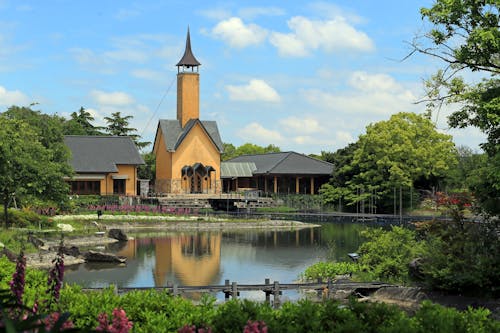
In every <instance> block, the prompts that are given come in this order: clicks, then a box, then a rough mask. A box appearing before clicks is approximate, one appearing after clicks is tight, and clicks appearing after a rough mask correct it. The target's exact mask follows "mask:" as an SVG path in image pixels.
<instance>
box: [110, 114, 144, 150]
mask: <svg viewBox="0 0 500 333" xmlns="http://www.w3.org/2000/svg"><path fill="white" fill-rule="evenodd" d="M132 118H134V117H133V116H123V117H122V115H121V112H119V111H117V112H114V113H112V114H111V117H104V120H106V122H107V123H108V126H107V127H106V128H105V130H106V132H107V133H108V134H110V135H116V136H130V137H131V138H132V140H134V142H135V144H136V146H137V147H139V148H140V149H142V148H144V147H146V146H148V145H149V144H151V142H140V141H139V139H140V136H139V135H138V134H135V133H136V132H137V130H136V129H135V128H132V127H128V126H129V120H130V119H132Z"/></svg>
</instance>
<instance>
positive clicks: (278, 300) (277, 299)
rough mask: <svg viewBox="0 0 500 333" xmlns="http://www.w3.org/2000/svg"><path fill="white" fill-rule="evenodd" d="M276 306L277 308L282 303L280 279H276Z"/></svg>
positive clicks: (274, 289) (274, 292) (274, 291)
mask: <svg viewBox="0 0 500 333" xmlns="http://www.w3.org/2000/svg"><path fill="white" fill-rule="evenodd" d="M273 294H274V307H275V308H277V307H278V306H279V305H280V283H279V281H274V288H273Z"/></svg>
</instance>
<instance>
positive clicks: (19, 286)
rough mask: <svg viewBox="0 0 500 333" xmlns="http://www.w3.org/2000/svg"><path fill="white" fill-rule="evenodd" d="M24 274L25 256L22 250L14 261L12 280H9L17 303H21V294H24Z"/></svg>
mask: <svg viewBox="0 0 500 333" xmlns="http://www.w3.org/2000/svg"><path fill="white" fill-rule="evenodd" d="M25 274H26V257H25V256H24V253H23V251H21V252H20V253H19V256H18V257H17V261H16V270H15V272H14V274H13V275H12V280H11V281H10V290H11V291H12V294H13V295H14V298H15V301H16V304H17V305H22V304H23V294H24V284H25V282H26V281H25Z"/></svg>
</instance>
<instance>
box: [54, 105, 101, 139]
mask: <svg viewBox="0 0 500 333" xmlns="http://www.w3.org/2000/svg"><path fill="white" fill-rule="evenodd" d="M94 120H95V119H94V117H93V116H92V114H91V113H90V112H88V111H87V110H85V108H84V107H83V106H82V107H80V109H79V110H78V113H77V112H72V113H71V115H70V119H69V120H68V121H66V123H65V125H64V134H65V135H103V133H102V132H101V131H102V130H103V129H104V128H103V127H100V126H94V125H92V122H93V121H94Z"/></svg>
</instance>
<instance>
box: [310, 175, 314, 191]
mask: <svg viewBox="0 0 500 333" xmlns="http://www.w3.org/2000/svg"><path fill="white" fill-rule="evenodd" d="M311 194H314V177H311Z"/></svg>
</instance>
